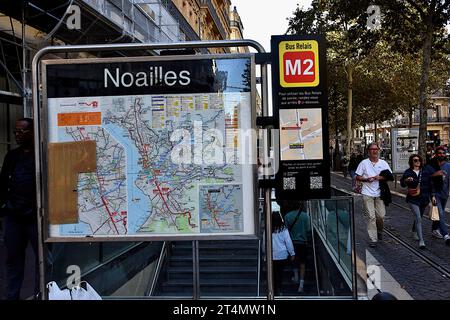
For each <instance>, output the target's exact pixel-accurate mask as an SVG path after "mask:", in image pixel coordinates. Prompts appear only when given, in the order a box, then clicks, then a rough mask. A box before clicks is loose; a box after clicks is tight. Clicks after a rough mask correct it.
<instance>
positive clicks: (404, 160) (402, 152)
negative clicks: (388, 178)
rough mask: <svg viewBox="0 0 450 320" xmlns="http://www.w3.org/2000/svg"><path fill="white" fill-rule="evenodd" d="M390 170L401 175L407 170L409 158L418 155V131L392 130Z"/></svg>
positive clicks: (409, 129)
mask: <svg viewBox="0 0 450 320" xmlns="http://www.w3.org/2000/svg"><path fill="white" fill-rule="evenodd" d="M391 141H392V170H393V172H394V173H403V172H405V170H406V169H408V168H409V164H408V160H409V157H410V156H411V155H412V154H414V153H418V152H419V151H418V148H419V129H417V128H416V129H413V128H392V129H391Z"/></svg>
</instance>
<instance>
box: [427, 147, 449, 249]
mask: <svg viewBox="0 0 450 320" xmlns="http://www.w3.org/2000/svg"><path fill="white" fill-rule="evenodd" d="M431 167H432V168H433V169H434V170H433V174H432V175H431V188H432V197H431V202H432V204H433V205H434V206H437V207H438V209H439V221H433V224H432V226H431V229H432V231H431V233H432V235H433V236H434V237H436V238H439V239H442V238H443V239H444V241H445V244H446V245H448V246H450V235H449V232H448V228H447V224H446V223H445V206H446V204H447V200H448V195H449V190H450V163H449V162H447V156H446V149H445V148H444V147H442V146H440V147H437V148H436V150H435V158H433V159H432V160H431Z"/></svg>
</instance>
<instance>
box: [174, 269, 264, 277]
mask: <svg viewBox="0 0 450 320" xmlns="http://www.w3.org/2000/svg"><path fill="white" fill-rule="evenodd" d="M192 272H193V271H192V268H189V267H173V268H169V270H168V271H167V279H170V280H172V279H192V277H193V275H192ZM257 276H258V272H257V269H256V266H255V267H238V268H236V267H230V268H214V267H204V268H200V279H217V280H219V279H247V280H249V279H256V278H257Z"/></svg>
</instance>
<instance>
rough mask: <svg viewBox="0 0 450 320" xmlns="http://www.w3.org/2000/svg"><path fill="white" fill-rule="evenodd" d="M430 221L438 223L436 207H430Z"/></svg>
mask: <svg viewBox="0 0 450 320" xmlns="http://www.w3.org/2000/svg"><path fill="white" fill-rule="evenodd" d="M430 219H431V221H439V209H438V207H437V206H431V212H430Z"/></svg>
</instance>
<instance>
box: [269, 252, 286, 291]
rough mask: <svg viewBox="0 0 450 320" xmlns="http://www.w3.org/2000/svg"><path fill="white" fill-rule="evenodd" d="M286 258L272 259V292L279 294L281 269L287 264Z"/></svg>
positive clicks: (281, 279) (281, 276)
mask: <svg viewBox="0 0 450 320" xmlns="http://www.w3.org/2000/svg"><path fill="white" fill-rule="evenodd" d="M287 262H288V260H287V259H284V260H273V289H274V294H275V295H279V294H280V293H281V290H280V289H281V286H282V282H283V271H284V267H285V266H286V265H287Z"/></svg>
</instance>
